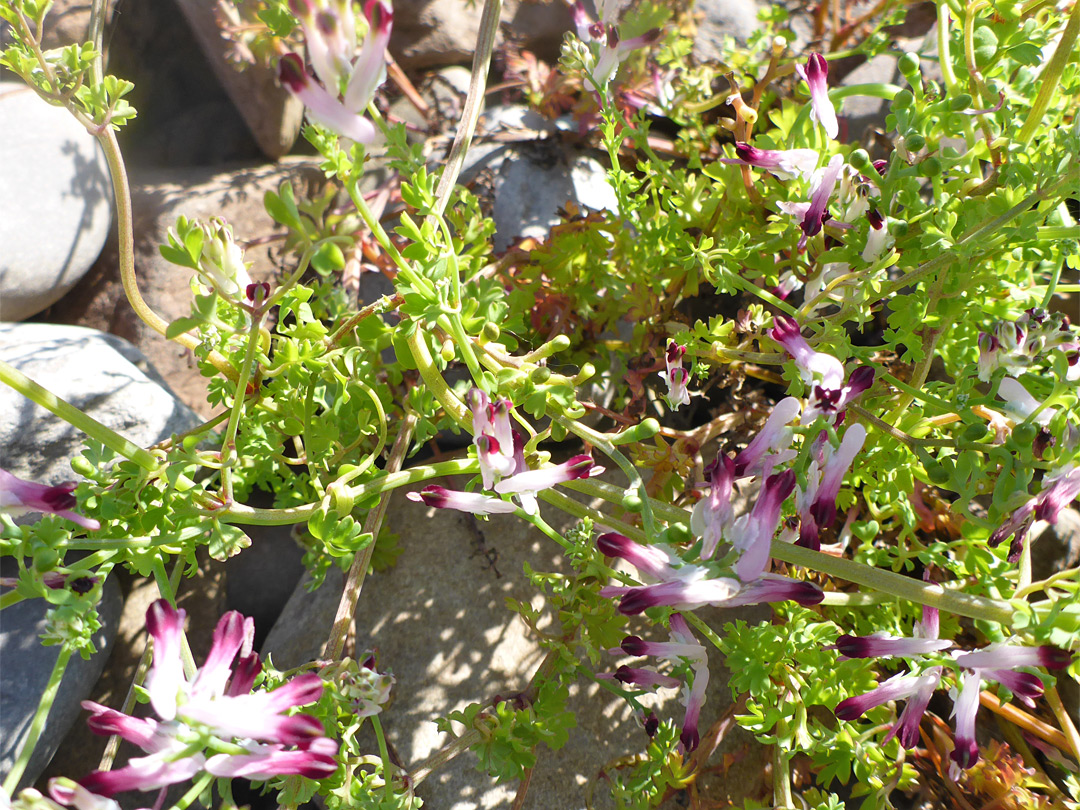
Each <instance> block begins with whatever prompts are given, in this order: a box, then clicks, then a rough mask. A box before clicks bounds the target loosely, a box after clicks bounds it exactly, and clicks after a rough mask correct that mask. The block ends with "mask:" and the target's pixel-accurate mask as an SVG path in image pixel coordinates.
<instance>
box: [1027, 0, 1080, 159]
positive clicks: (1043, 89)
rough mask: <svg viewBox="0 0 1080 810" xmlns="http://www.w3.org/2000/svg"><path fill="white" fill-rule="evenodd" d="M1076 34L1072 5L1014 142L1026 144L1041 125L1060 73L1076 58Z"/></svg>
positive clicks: (1078, 18)
mask: <svg viewBox="0 0 1080 810" xmlns="http://www.w3.org/2000/svg"><path fill="white" fill-rule="evenodd" d="M1078 34H1080V3H1074V4H1073V8H1072V12H1071V13H1070V14H1069V21H1068V22H1067V23H1066V24H1065V30H1064V31H1062V33H1061V39H1060V40H1058V45H1057V48H1055V49H1054V55H1053V56H1051V57H1050V61H1049V62H1047V63H1046V67H1045V68H1043V72H1042V73H1040V74H1039V79H1038V81H1037V82H1036V86H1037V87H1038V88H1039V92H1038V94H1036V96H1035V101H1034V102H1033V103H1032V105H1031V109H1030V110H1028V117H1027V120H1025V121H1024V126H1023V127H1021V128H1020V134H1019V135H1017V136H1016V140H1017V141H1019V142H1020V143H1022V144H1026V143H1028V142H1029V141H1030V140H1031V139H1032V138H1033V137H1034V136H1035V132H1036V130H1038V128H1039V127H1040V126H1041V125H1042V123H1043V115H1045V114H1046V108H1047V107H1049V106H1050V100H1051V99H1052V98H1053V97H1054V93H1055V92H1057V90H1058V88H1059V87H1060V86H1061V73H1062V71H1064V70H1065V66H1066V65H1067V64H1068V63H1069V60H1070V59H1075V58H1076V52H1075V46H1076V38H1077V35H1078ZM1074 168H1075V167H1074Z"/></svg>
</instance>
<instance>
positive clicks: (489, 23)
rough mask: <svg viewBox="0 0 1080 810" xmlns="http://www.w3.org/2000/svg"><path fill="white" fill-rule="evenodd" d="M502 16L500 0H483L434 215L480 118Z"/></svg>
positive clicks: (439, 211)
mask: <svg viewBox="0 0 1080 810" xmlns="http://www.w3.org/2000/svg"><path fill="white" fill-rule="evenodd" d="M501 14H502V0H484V11H483V13H482V14H481V15H480V28H479V30H478V32H477V35H476V51H475V52H474V53H473V64H472V75H471V77H470V79H469V93H468V95H467V96H466V97H465V107H464V108H463V109H462V111H461V122H460V124H459V125H458V130H457V133H456V134H455V135H454V144H453V146H451V147H450V154H449V156H448V157H447V158H446V166H445V168H444V169H443V172H442V176H440V177H439V185H438V186H437V187H436V189H435V212H436V213H437V214H438V215H440V216H441V215H442V213H443V211H445V210H446V204H447V202H449V200H450V195H451V194H452V193H453V192H454V184H455V183H457V178H458V175H459V174H460V173H461V166H462V164H463V163H464V161H465V153H466V152H467V151H468V149H469V144H470V143H472V136H473V133H474V132H475V131H476V122H477V121H478V120H479V118H480V107H481V105H482V104H483V102H484V88H485V86H486V84H487V74H488V68H489V67H490V65H491V54H492V51H493V50H494V47H495V35H496V34H497V33H498V31H499V17H500V16H501Z"/></svg>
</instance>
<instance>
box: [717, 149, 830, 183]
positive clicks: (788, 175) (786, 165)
mask: <svg viewBox="0 0 1080 810" xmlns="http://www.w3.org/2000/svg"><path fill="white" fill-rule="evenodd" d="M735 154H736V155H738V160H730V159H725V162H729V163H742V164H745V165H747V166H753V167H754V168H756V169H764V170H765V171H767V172H769V173H770V174H773V175H775V176H776V177H778V178H779V179H781V180H794V179H795V178H796V177H802V178H803V179H804V180H806V181H808V182H809V181H810V179H811V177H812V176H813V174H814V170H815V169H817V165H818V153H817V151H816V150H814V149H758V148H757V147H756V146H751V145H750V144H748V143H742V142H737V143H736V144H735Z"/></svg>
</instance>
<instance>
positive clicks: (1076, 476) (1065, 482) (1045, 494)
mask: <svg viewBox="0 0 1080 810" xmlns="http://www.w3.org/2000/svg"><path fill="white" fill-rule="evenodd" d="M1077 495H1080V467H1077V466H1076V464H1066V465H1064V466H1062V467H1059V468H1058V469H1056V470H1054V471H1053V472H1051V473H1049V474H1048V475H1047V476H1046V477H1045V478H1044V479H1043V487H1042V490H1041V491H1040V492H1039V494H1038V495H1036V496H1035V497H1034V498H1030V499H1028V500H1027V501H1026V502H1025V503H1024V504H1023V505H1022V506H1020V507H1019V508H1018V509H1016V510H1015V511H1014V512H1013V513H1012V515H1011V516H1010V517H1009V519H1008V520H1007V521H1005V522H1004V523H1003V524H1002V525H1001V526H999V527H998V528H997V529H996V530H995V531H994V533H993V534H991V535H990V540H989V544H990V546H991V547H992V548H996V547H997V546H999V545H1001V543H1002V541H1004V540H1006V539H1007V538H1009V537H1013V542H1012V545H1010V546H1009V556H1008V560H1009V562H1016V561H1017V560H1019V559H1020V552H1021V551H1023V548H1024V538H1025V537H1026V536H1027V532H1028V529H1030V528H1031V524H1032V523H1033V522H1034V521H1035V520H1045V521H1046V522H1047V523H1050V524H1055V523H1057V521H1058V514H1059V513H1060V512H1061V510H1062V509H1064V508H1065V507H1066V506H1068V505H1069V504H1070V503H1072V501H1073V499H1074V498H1076V496H1077Z"/></svg>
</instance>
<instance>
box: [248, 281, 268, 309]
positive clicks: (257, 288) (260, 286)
mask: <svg viewBox="0 0 1080 810" xmlns="http://www.w3.org/2000/svg"><path fill="white" fill-rule="evenodd" d="M244 295H246V296H247V299H248V301H251V302H252V303H253V304H261V303H262V302H263V301H265V300H266V299H267V298H269V297H270V285H269V284H268V283H267V282H265V281H256V282H252V283H251V284H248V285H247V288H246V289H245V290H244ZM255 296H259V297H258V298H257V299H256V297H255Z"/></svg>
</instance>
